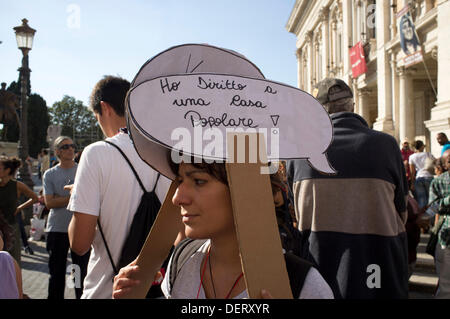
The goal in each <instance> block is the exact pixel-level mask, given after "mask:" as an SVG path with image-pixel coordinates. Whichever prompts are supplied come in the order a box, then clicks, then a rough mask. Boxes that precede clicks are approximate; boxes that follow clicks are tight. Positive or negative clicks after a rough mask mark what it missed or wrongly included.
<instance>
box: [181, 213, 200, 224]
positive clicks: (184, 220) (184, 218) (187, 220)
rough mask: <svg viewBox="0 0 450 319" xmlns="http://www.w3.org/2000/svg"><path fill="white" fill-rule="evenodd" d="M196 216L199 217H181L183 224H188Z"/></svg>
mask: <svg viewBox="0 0 450 319" xmlns="http://www.w3.org/2000/svg"><path fill="white" fill-rule="evenodd" d="M198 216H199V215H193V214H185V215H182V221H183V223H189V222H191V221H192V220H193V219H195V218H196V217H198Z"/></svg>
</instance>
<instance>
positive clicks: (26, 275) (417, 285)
mask: <svg viewBox="0 0 450 319" xmlns="http://www.w3.org/2000/svg"><path fill="white" fill-rule="evenodd" d="M33 182H34V183H35V187H34V191H35V192H37V193H38V192H39V190H40V189H41V188H42V186H41V183H40V181H39V180H38V179H37V177H36V175H33ZM428 238H429V235H428V234H422V235H421V242H420V244H419V247H418V254H417V265H416V269H415V272H414V274H413V275H412V276H411V278H410V281H409V284H410V285H409V288H410V294H409V297H410V299H431V298H433V293H434V289H435V287H436V285H437V276H436V272H435V270H434V261H433V258H432V257H431V256H429V255H427V254H426V253H425V247H426V243H427V241H428ZM30 245H31V247H32V249H33V250H34V255H28V254H26V253H25V252H24V251H22V277H23V278H22V280H23V291H24V293H25V294H27V295H28V296H29V297H30V298H32V299H46V298H47V294H48V293H47V289H48V277H49V275H48V253H47V250H46V249H45V241H44V240H41V241H30ZM67 255H68V256H67V258H68V259H67V266H69V265H70V264H71V263H72V261H71V259H70V254H69V253H68V254H67ZM67 280H70V275H69V273H68V272H67V273H66V283H67ZM64 296H65V298H66V299H75V291H74V289H73V288H72V289H70V288H68V287H67V285H66V290H65V294H64Z"/></svg>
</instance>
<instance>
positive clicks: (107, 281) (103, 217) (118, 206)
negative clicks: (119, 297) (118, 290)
mask: <svg viewBox="0 0 450 319" xmlns="http://www.w3.org/2000/svg"><path fill="white" fill-rule="evenodd" d="M107 140H108V141H111V142H112V143H114V144H116V145H117V146H119V147H120V149H121V150H122V151H123V152H124V153H125V155H126V156H127V157H128V159H129V160H130V162H131V163H132V165H133V167H134V168H135V170H136V172H137V173H138V175H139V178H140V179H141V181H142V183H143V184H144V186H145V188H146V190H147V191H151V190H152V189H153V186H154V184H155V181H156V178H157V172H156V171H155V170H153V169H152V168H151V167H150V166H148V165H147V164H146V163H145V162H143V161H142V160H141V159H140V157H139V155H138V154H137V153H136V150H135V149H134V146H133V145H132V142H131V140H130V138H129V136H128V135H127V134H124V133H119V134H117V135H115V136H114V137H112V138H108V139H107ZM169 186H170V180H168V179H167V178H165V177H164V176H160V178H159V181H158V185H157V187H156V194H157V196H158V198H159V200H160V201H161V203H162V202H163V201H164V199H165V196H166V193H167V191H168V189H169ZM141 196H142V190H141V188H140V186H139V183H138V181H137V180H136V177H135V176H134V174H133V172H132V170H131V168H130V167H129V165H128V163H127V162H126V161H125V159H124V158H123V156H122V155H121V154H120V153H119V151H118V150H117V149H116V148H115V147H114V146H112V145H109V144H107V143H105V142H103V141H100V142H96V143H94V144H91V145H89V146H88V147H86V148H85V149H84V151H83V154H82V156H81V159H80V163H79V166H78V170H77V174H76V176H75V184H74V188H73V191H72V195H71V197H70V201H69V205H68V207H67V209H69V210H70V211H73V212H79V213H85V214H89V215H94V216H99V220H100V224H101V226H102V229H103V233H104V235H105V239H106V242H107V243H108V247H109V250H110V251H111V255H112V258H113V260H114V263H115V264H116V265H117V264H118V261H119V258H120V253H121V250H122V245H123V243H124V241H125V238H126V236H127V234H128V231H129V229H130V227H131V222H132V220H133V217H134V213H135V212H136V209H137V207H138V205H139V202H140V200H141ZM91 248H92V250H91V256H90V259H89V264H88V271H87V275H86V278H85V280H84V292H83V296H82V298H83V299H84V298H102V299H105V298H111V297H112V285H113V282H112V279H113V269H112V265H111V262H110V260H109V258H108V255H107V251H106V248H105V244H104V242H103V240H102V237H101V235H100V232H99V231H98V229H97V230H96V233H95V238H94V240H93V243H92V247H91Z"/></svg>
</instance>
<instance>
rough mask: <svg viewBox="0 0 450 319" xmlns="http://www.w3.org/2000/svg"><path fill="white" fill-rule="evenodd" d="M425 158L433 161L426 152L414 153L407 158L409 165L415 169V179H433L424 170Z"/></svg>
mask: <svg viewBox="0 0 450 319" xmlns="http://www.w3.org/2000/svg"><path fill="white" fill-rule="evenodd" d="M427 158H430V159H432V160H433V159H434V157H433V156H432V155H431V154H430V153H428V152H419V153H414V154H412V155H411V156H410V157H409V164H413V165H414V167H415V168H416V178H419V177H433V175H432V174H431V173H430V172H428V171H427V170H426V169H425V161H426V159H427Z"/></svg>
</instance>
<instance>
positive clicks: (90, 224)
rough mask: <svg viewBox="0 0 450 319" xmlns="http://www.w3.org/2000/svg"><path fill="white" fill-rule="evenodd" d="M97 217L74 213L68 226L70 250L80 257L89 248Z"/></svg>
mask: <svg viewBox="0 0 450 319" xmlns="http://www.w3.org/2000/svg"><path fill="white" fill-rule="evenodd" d="M96 225H97V216H94V215H89V214H83V213H78V212H74V213H73V216H72V220H71V221H70V224H69V241H70V249H72V250H73V251H74V252H75V253H76V254H78V255H80V256H82V255H84V254H86V253H87V252H88V250H89V248H91V244H92V242H93V240H94V236H95V227H96Z"/></svg>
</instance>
